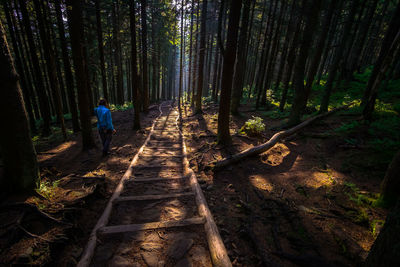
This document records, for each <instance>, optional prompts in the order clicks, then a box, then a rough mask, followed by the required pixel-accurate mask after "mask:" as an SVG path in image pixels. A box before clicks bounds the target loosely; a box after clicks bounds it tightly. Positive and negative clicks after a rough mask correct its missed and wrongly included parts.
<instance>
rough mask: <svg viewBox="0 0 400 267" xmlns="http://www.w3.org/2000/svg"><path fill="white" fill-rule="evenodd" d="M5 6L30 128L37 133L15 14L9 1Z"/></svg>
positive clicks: (4, 3) (5, 2)
mask: <svg viewBox="0 0 400 267" xmlns="http://www.w3.org/2000/svg"><path fill="white" fill-rule="evenodd" d="M3 7H4V13H5V15H6V19H7V24H8V30H9V32H10V36H11V42H12V44H13V48H14V54H15V59H16V64H17V70H18V73H19V77H20V81H21V82H20V83H21V85H22V88H21V89H22V94H23V96H24V102H26V107H25V108H26V110H27V113H28V118H29V125H30V129H31V131H32V133H33V134H36V133H37V130H36V125H35V117H34V115H33V109H32V103H31V99H33V98H32V95H31V90H30V89H29V88H28V84H27V79H26V77H27V76H26V73H25V71H24V65H23V63H22V62H23V60H24V59H23V58H22V48H20V47H19V46H18V43H17V37H16V32H14V29H15V30H17V29H16V25H15V23H13V21H12V19H11V16H14V15H13V14H11V13H10V9H9V6H8V3H7V1H4V2H3ZM14 22H15V21H14ZM20 50H21V51H20Z"/></svg>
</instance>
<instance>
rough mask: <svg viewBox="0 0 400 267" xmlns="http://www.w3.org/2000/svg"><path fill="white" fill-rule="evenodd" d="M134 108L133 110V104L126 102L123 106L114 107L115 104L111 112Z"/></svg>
mask: <svg viewBox="0 0 400 267" xmlns="http://www.w3.org/2000/svg"><path fill="white" fill-rule="evenodd" d="M132 108H133V103H132V102H125V103H124V104H123V105H114V104H111V105H110V110H111V111H125V110H128V109H132Z"/></svg>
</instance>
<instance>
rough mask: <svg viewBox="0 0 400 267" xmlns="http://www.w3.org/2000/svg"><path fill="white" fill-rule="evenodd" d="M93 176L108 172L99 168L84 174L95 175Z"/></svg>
mask: <svg viewBox="0 0 400 267" xmlns="http://www.w3.org/2000/svg"><path fill="white" fill-rule="evenodd" d="M93 176H106V172H105V171H104V170H102V169H98V170H94V171H91V172H88V173H86V174H85V175H83V177H93Z"/></svg>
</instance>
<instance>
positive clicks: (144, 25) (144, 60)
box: [140, 0, 149, 112]
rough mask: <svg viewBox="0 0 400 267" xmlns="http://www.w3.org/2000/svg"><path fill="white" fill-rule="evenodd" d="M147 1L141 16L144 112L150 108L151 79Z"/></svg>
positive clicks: (144, 3)
mask: <svg viewBox="0 0 400 267" xmlns="http://www.w3.org/2000/svg"><path fill="white" fill-rule="evenodd" d="M146 4H147V3H146V0H141V7H140V8H141V16H142V78H143V88H142V92H143V94H142V97H143V99H142V100H143V110H144V111H145V112H147V111H148V108H149V79H148V74H147V22H146V18H147V15H146Z"/></svg>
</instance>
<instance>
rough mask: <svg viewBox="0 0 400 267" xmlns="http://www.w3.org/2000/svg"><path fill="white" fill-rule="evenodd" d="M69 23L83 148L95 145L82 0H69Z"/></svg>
mask: <svg viewBox="0 0 400 267" xmlns="http://www.w3.org/2000/svg"><path fill="white" fill-rule="evenodd" d="M66 3H67V13H68V24H69V29H70V35H71V45H72V57H73V60H74V68H75V75H76V76H75V77H76V84H77V85H78V106H79V111H80V121H81V126H82V146H83V149H84V150H86V149H90V148H93V147H95V143H94V139H93V134H92V124H91V115H90V114H91V113H92V112H91V111H90V110H89V101H90V100H89V93H88V88H87V79H88V77H87V76H86V72H85V65H86V64H87V63H86V61H85V55H84V47H83V45H82V44H83V40H84V38H83V19H82V6H81V5H82V3H81V1H80V0H67V1H66Z"/></svg>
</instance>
